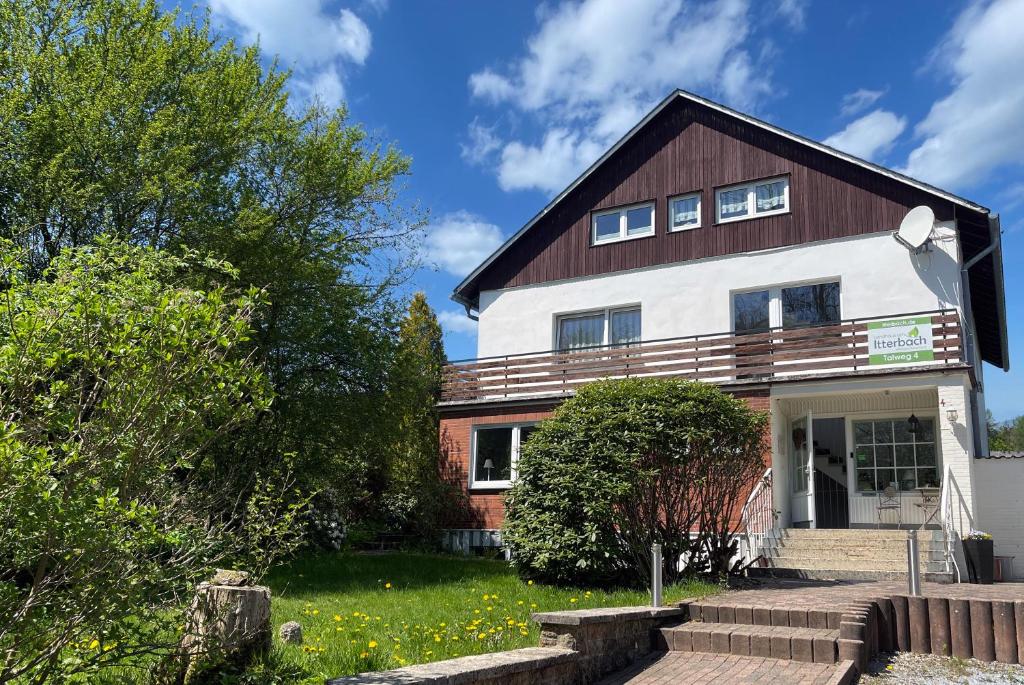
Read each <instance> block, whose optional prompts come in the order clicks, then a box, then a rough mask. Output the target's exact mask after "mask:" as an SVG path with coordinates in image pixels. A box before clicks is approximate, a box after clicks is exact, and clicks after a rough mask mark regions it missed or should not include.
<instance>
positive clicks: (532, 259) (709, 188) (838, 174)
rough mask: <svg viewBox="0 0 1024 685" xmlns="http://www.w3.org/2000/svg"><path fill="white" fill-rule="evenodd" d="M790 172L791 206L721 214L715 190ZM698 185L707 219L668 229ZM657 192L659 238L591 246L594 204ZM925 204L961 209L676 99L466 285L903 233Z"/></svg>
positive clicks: (507, 283) (948, 214)
mask: <svg viewBox="0 0 1024 685" xmlns="http://www.w3.org/2000/svg"><path fill="white" fill-rule="evenodd" d="M780 175H788V176H789V179H790V204H791V210H792V211H791V212H790V213H789V214H783V215H777V216H770V217H764V218H759V219H748V220H745V221H739V222H730V223H725V224H721V225H716V224H715V223H714V217H715V194H714V191H715V188H719V187H721V186H725V185H731V184H734V183H741V182H744V181H748V180H753V179H760V178H766V177H770V176H780ZM698 190H699V191H701V193H702V197H701V200H702V202H701V209H702V217H701V228H697V229H693V230H687V231H682V232H676V233H669V232H668V198H669V197H672V196H674V195H679V194H683V193H689V192H693V191H698ZM651 200H653V201H655V202H656V207H655V217H656V226H655V235H654V236H652V237H647V238H639V239H636V240H628V241H624V242H619V243H612V244H607V245H599V246H592V245H591V244H590V224H591V218H590V217H591V212H592V211H594V210H600V209H605V208H610V207H615V206H619V205H625V204H632V203H635V202H644V201H651ZM920 204H927V205H930V206H931V207H932V208H933V209H934V210H935V215H936V217H937V218H938V219H940V220H942V219H951V218H953V215H954V205H953V203H952V202H950V201H948V200H945V199H942V198H940V197H937V196H935V195H933V194H931V193H928V192H925V191H923V190H918V189H917V188H914V187H911V186H908V185H906V184H904V183H900V182H898V181H896V180H893V179H891V178H888V177H886V176H884V175H881V174H879V173H878V172H874V171H871V170H869V169H865V168H863V167H861V166H858V165H856V164H853V163H850V162H848V161H846V160H843V159H840V158H837V157H834V156H832V155H829V154H827V153H824V152H821V151H820V150H815V149H814V148H811V147H808V146H806V145H802V144H800V143H797V142H795V141H793V140H790V139H788V138H786V137H783V136H781V135H778V134H776V133H773V132H771V131H767V130H765V129H762V128H760V127H758V126H754V125H751V124H749V123H747V122H745V121H742V120H740V119H737V118H735V117H732V116H729V115H727V114H725V113H722V112H719V111H716V110H713V109H711V108H709V107H706V106H704V105H701V104H699V103H696V102H692V101H689V100H686V99H684V98H676V100H675V101H674V102H672V103H670V104H669V105H668V106H667V107H666V108H665V109H664V110H662V111H661V112H660V113H659V114H658V115H657V116H656V117H654V118H653V119H652V120H651V121H650V122H648V124H647V125H646V126H645V127H644V128H642V129H641V130H640V131H639V132H638V133H637V134H636V135H634V136H633V138H632V139H630V140H629V141H627V142H626V144H625V145H623V147H622V148H620V149H619V150H618V151H617V152H616V153H615V154H614V155H613V156H612V157H610V158H609V159H608V160H606V161H605V162H604V164H602V165H601V166H600V167H598V168H597V169H595V170H594V171H593V172H592V173H591V174H590V175H589V176H588V177H587V178H586V179H585V180H584V181H583V182H582V183H581V184H580V185H579V186H578V187H577V188H575V189H574V190H573V191H572V192H570V193H569V194H568V195H567V196H566V197H565V198H563V199H562V201H561V202H559V203H558V204H557V205H556V206H555V207H553V208H552V210H551V211H550V212H549V214H548V215H546V216H544V217H542V218H541V219H540V220H539V221H538V222H537V223H536V224H535V225H534V226H533V227H531V228H530V229H529V230H528V231H527V232H526V233H524V234H523V235H522V236H521V237H520V238H519V239H518V240H517V241H516V242H515V243H513V244H512V245H511V246H509V249H507V250H506V251H505V253H504V254H502V255H501V256H500V257H499V258H498V259H497V260H495V261H494V262H493V263H492V264H491V265H490V266H489V267H488V268H486V269H484V270H483V271H482V272H481V273H480V274H479V275H478V276H477V278H476V279H475V283H471V284H467V285H468V286H469V287H468V288H465V289H463V291H462V292H463V293H464V294H470V293H471V294H472V296H473V298H474V299H475V297H476V295H477V293H479V291H480V290H491V289H498V288H507V287H512V286H520V285H527V284H532V283H541V282H545V281H553V280H560V279H565V278H574V277H579V276H592V275H596V274H604V273H609V272H614V271H621V270H626V269H635V268H640V267H646V266H652V265H658V264H666V263H672V262H684V261H687V260H691V259H699V258H702V257H713V256H718V255H727V254H734V253H738V252H749V251H754V250H763V249H766V248H772V247H781V246H785V245H795V244H800V243H806V242H811V241H816V240H828V239H830V238H840V237H843V236H851V235H859V234H863V233H871V232H876V231H893V230H896V229H897V228H898V227H899V223H900V221H901V219H902V218H903V216H904V214H906V212H907V210H908V209H910V208H911V207H914V206H915V205H920ZM955 211H957V212H960V213H963V212H970V213H972V214H978V213H977V212H972V211H971V210H967V209H964V208H963V207H956V210H955ZM983 216H984V215H981V214H978V217H979V218H980V217H983Z"/></svg>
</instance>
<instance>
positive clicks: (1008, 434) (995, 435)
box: [986, 412, 1024, 452]
mask: <svg viewBox="0 0 1024 685" xmlns="http://www.w3.org/2000/svg"><path fill="white" fill-rule="evenodd" d="M986 414H987V415H986V419H987V421H986V425H987V427H988V447H989V449H990V450H995V451H998V452H1021V451H1024V416H1018V417H1017V418H1015V419H1011V420H1009V421H1005V422H1003V423H997V422H996V420H995V419H994V418H993V417H992V412H986Z"/></svg>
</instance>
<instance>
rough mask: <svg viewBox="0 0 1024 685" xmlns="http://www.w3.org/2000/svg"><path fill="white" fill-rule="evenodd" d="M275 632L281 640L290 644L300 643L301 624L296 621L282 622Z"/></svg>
mask: <svg viewBox="0 0 1024 685" xmlns="http://www.w3.org/2000/svg"><path fill="white" fill-rule="evenodd" d="M277 634H278V636H279V637H280V638H281V642H284V643H286V644H290V645H301V644H302V625H301V624H300V623H298V622H297V621H288V622H287V623H282V624H281V628H280V630H279V631H278V633H277Z"/></svg>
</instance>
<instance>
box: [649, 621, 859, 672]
mask: <svg viewBox="0 0 1024 685" xmlns="http://www.w3.org/2000/svg"><path fill="white" fill-rule="evenodd" d="M658 633H659V635H658V642H659V645H658V648H659V649H664V650H666V651H673V652H703V653H706V654H732V655H735V656H756V657H770V658H773V659H787V660H793V661H802V662H807V663H819V664H834V663H836V662H837V661H838V660H839V647H838V640H839V631H838V630H827V629H826V630H822V629H820V628H792V627H789V626H762V625H747V624H741V623H703V622H699V623H698V622H691V623H683V624H680V625H678V626H674V627H670V628H661V629H660V630H659V631H658Z"/></svg>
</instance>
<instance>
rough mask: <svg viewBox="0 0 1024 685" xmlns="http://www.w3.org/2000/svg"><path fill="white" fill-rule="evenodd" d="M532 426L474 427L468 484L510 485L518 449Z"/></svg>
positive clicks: (505, 486)
mask: <svg viewBox="0 0 1024 685" xmlns="http://www.w3.org/2000/svg"><path fill="white" fill-rule="evenodd" d="M535 429H536V425H534V424H522V425H512V426H480V427H477V428H474V429H473V459H472V464H471V465H470V487H471V488H476V489H487V488H507V487H509V486H511V485H512V481H513V480H514V479H515V477H516V464H517V462H518V461H519V449H520V447H521V446H522V445H523V443H525V442H526V439H527V438H528V437H529V436H530V433H532V432H533V431H534V430H535Z"/></svg>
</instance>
